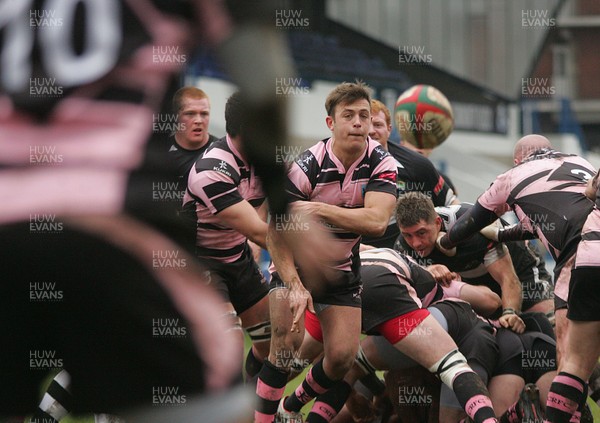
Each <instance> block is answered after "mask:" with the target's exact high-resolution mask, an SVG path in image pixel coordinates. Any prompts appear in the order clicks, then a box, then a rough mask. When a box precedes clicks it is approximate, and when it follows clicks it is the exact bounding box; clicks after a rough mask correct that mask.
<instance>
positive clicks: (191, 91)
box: [171, 86, 210, 113]
mask: <svg viewBox="0 0 600 423" xmlns="http://www.w3.org/2000/svg"><path fill="white" fill-rule="evenodd" d="M184 97H185V98H193V99H196V100H201V99H203V98H205V99H207V100H209V102H210V99H209V98H208V95H207V94H206V93H205V92H204V91H202V90H201V89H200V88H196V87H192V86H186V87H181V88H180V89H178V90H177V91H175V94H173V99H172V100H171V106H172V107H173V113H179V111H180V110H181V108H182V107H183V99H184Z"/></svg>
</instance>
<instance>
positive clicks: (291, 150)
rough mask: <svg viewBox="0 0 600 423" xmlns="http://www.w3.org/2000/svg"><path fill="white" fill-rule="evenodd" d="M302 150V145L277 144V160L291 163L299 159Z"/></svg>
mask: <svg viewBox="0 0 600 423" xmlns="http://www.w3.org/2000/svg"><path fill="white" fill-rule="evenodd" d="M302 151H303V149H302V147H300V146H297V145H277V146H275V161H276V162H277V163H286V164H291V163H293V162H295V161H296V160H297V159H298V157H299V156H300V154H302Z"/></svg>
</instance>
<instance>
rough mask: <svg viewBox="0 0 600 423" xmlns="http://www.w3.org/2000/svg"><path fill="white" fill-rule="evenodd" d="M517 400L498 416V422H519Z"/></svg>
mask: <svg viewBox="0 0 600 423" xmlns="http://www.w3.org/2000/svg"><path fill="white" fill-rule="evenodd" d="M518 406H519V401H517V402H515V403H514V404H513V405H511V406H510V407H508V410H506V411H505V412H504V414H502V415H501V416H500V423H519V422H520V421H521V418H520V417H519V411H518Z"/></svg>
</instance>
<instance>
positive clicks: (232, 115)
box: [225, 91, 245, 137]
mask: <svg viewBox="0 0 600 423" xmlns="http://www.w3.org/2000/svg"><path fill="white" fill-rule="evenodd" d="M244 107H245V106H244V100H243V97H242V94H241V93H240V92H239V91H237V92H235V93H233V94H232V95H231V96H230V97H229V98H228V99H227V103H225V131H226V132H227V133H228V134H229V136H230V137H236V136H238V135H240V134H241V132H242V123H243V120H244Z"/></svg>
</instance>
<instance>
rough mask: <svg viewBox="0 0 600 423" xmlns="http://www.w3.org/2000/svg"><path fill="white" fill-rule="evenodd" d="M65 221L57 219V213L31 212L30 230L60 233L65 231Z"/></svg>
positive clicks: (32, 231)
mask: <svg viewBox="0 0 600 423" xmlns="http://www.w3.org/2000/svg"><path fill="white" fill-rule="evenodd" d="M63 227H64V224H63V222H60V221H57V219H56V215H55V214H46V213H44V214H38V213H35V214H30V215H29V232H31V233H50V234H52V233H54V234H55V233H60V232H62V231H63Z"/></svg>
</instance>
